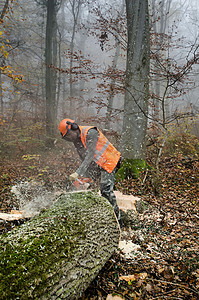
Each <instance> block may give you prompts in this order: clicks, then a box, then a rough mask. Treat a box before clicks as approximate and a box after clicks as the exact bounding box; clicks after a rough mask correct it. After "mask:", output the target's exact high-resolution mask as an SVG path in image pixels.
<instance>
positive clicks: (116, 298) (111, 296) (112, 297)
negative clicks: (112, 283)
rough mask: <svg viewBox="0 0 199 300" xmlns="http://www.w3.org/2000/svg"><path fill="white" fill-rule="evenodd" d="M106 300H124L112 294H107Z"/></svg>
mask: <svg viewBox="0 0 199 300" xmlns="http://www.w3.org/2000/svg"><path fill="white" fill-rule="evenodd" d="M106 300H124V298H121V297H120V296H113V295H112V294H109V295H108V296H107V298H106Z"/></svg>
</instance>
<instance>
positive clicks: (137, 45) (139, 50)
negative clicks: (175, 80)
mask: <svg viewBox="0 0 199 300" xmlns="http://www.w3.org/2000/svg"><path fill="white" fill-rule="evenodd" d="M126 12H127V30H128V45H127V64H126V85H125V88H126V92H125V102H124V122H123V130H122V132H123V134H122V141H121V148H122V154H123V157H124V158H125V159H143V158H144V157H145V149H146V145H145V144H146V130H147V115H148V98H149V64H150V35H149V13H148V0H135V1H131V0H126Z"/></svg>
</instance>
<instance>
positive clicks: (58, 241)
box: [0, 192, 119, 300]
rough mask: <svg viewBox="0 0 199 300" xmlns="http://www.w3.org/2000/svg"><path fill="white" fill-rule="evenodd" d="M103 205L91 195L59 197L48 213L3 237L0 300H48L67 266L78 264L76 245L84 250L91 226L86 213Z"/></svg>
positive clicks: (1, 241)
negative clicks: (88, 228) (51, 289)
mask: <svg viewBox="0 0 199 300" xmlns="http://www.w3.org/2000/svg"><path fill="white" fill-rule="evenodd" d="M103 205H105V202H104V199H103V198H102V197H99V196H98V197H96V194H94V193H92V192H85V193H83V194H82V193H73V194H69V195H62V196H61V197H60V198H59V199H58V201H57V202H56V203H55V204H54V205H53V206H52V207H51V208H50V209H48V210H46V211H43V212H42V213H41V214H40V215H39V216H36V217H35V218H33V219H32V220H30V221H29V222H26V223H25V224H23V225H21V226H20V227H18V228H17V229H16V230H13V231H11V232H8V233H6V234H3V235H2V236H1V237H0V245H1V246H0V295H1V299H2V300H7V299H20V300H23V299H41V298H42V297H43V296H44V295H47V296H46V298H47V299H48V291H49V290H50V288H51V287H52V286H53V284H54V283H55V282H57V281H59V279H60V278H61V277H62V275H63V276H65V273H64V272H65V271H64V268H63V266H64V265H65V264H66V262H69V263H70V261H71V260H72V259H74V258H75V259H77V260H79V258H78V256H77V255H79V252H78V249H79V245H82V246H81V247H82V248H83V247H84V244H85V240H86V238H87V234H88V231H87V227H88V224H90V219H89V217H90V216H89V214H88V210H91V209H93V207H98V206H100V207H101V208H102V207H103ZM95 209H96V208H95ZM106 211H107V207H106ZM110 214H113V209H112V207H111V206H110ZM91 225H92V224H91ZM97 225H98V223H97ZM118 236H119V233H118ZM87 251H88V250H87ZM101 259H102V257H100V260H101Z"/></svg>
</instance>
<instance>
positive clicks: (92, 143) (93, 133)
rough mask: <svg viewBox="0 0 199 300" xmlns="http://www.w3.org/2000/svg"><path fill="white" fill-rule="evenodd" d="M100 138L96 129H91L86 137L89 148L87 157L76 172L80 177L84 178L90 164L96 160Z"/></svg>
mask: <svg viewBox="0 0 199 300" xmlns="http://www.w3.org/2000/svg"><path fill="white" fill-rule="evenodd" d="M98 138H99V132H98V131H97V129H95V128H91V129H89V131H88V133H87V137H86V146H87V150H86V156H85V159H84V160H83V162H82V163H81V165H80V166H79V168H78V169H77V171H76V173H78V174H79V175H80V176H84V174H85V173H86V171H87V169H88V167H89V165H90V163H91V162H92V160H93V158H94V155H95V150H96V145H97V141H98Z"/></svg>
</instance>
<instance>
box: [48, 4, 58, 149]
mask: <svg viewBox="0 0 199 300" xmlns="http://www.w3.org/2000/svg"><path fill="white" fill-rule="evenodd" d="M55 2H56V1H55V0H48V2H47V24H46V52H45V53H46V133H47V138H48V139H47V145H48V146H50V147H51V146H53V143H54V136H55V125H54V124H55V121H56V72H55V70H54V69H53V68H52V66H53V65H54V64H55V62H56V55H57V53H56V51H57V47H56V43H57V40H56V26H57V23H56V3H55Z"/></svg>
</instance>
